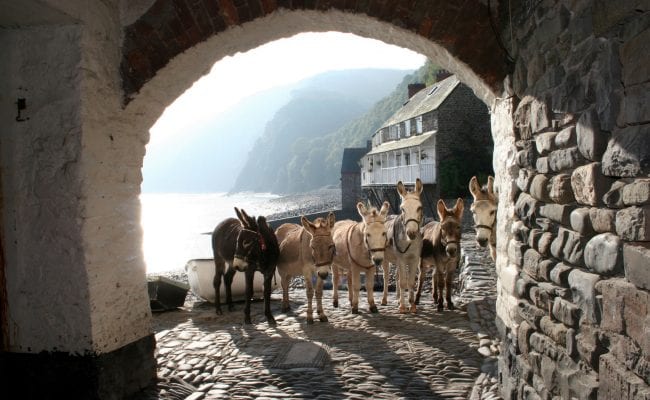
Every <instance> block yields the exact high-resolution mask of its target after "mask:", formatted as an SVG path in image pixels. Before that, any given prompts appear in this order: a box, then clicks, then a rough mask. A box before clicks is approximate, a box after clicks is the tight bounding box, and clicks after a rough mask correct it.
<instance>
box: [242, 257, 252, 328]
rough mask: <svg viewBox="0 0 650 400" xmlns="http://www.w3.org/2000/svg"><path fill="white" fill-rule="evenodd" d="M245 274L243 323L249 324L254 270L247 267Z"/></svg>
mask: <svg viewBox="0 0 650 400" xmlns="http://www.w3.org/2000/svg"><path fill="white" fill-rule="evenodd" d="M245 274H246V302H245V305H244V323H245V324H251V323H252V322H251V299H252V298H253V277H254V275H255V270H254V269H253V268H251V266H250V265H249V266H248V268H247V269H246V271H245Z"/></svg>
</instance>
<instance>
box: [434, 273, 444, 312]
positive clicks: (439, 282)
mask: <svg viewBox="0 0 650 400" xmlns="http://www.w3.org/2000/svg"><path fill="white" fill-rule="evenodd" d="M444 285H445V277H444V276H443V274H442V272H440V271H436V292H437V293H436V304H437V305H438V311H442V294H443V289H444Z"/></svg>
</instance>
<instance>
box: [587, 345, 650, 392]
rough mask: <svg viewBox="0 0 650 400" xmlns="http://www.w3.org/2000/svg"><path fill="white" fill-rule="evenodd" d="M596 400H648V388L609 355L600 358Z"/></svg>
mask: <svg viewBox="0 0 650 400" xmlns="http://www.w3.org/2000/svg"><path fill="white" fill-rule="evenodd" d="M598 379H599V381H600V387H599V388H598V399H599V400H609V399H621V400H650V386H648V385H647V384H646V383H645V382H644V381H643V379H641V378H640V377H638V376H637V375H636V374H635V373H633V372H631V371H630V370H628V369H627V368H625V365H623V364H621V363H620V362H618V361H617V360H616V358H614V357H613V356H612V355H610V354H603V355H601V356H600V366H599V374H598Z"/></svg>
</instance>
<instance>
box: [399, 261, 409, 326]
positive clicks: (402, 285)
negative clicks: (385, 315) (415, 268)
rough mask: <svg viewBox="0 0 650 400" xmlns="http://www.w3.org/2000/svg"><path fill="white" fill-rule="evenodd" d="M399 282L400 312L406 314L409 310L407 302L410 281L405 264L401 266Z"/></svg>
mask: <svg viewBox="0 0 650 400" xmlns="http://www.w3.org/2000/svg"><path fill="white" fill-rule="evenodd" d="M397 282H398V283H399V312H400V314H406V313H407V312H408V307H407V306H406V302H407V301H408V297H407V293H408V288H409V282H408V274H407V271H406V267H405V266H403V265H400V266H399V272H398V276H397Z"/></svg>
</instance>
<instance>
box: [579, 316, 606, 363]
mask: <svg viewBox="0 0 650 400" xmlns="http://www.w3.org/2000/svg"><path fill="white" fill-rule="evenodd" d="M576 349H577V351H578V354H579V355H580V358H581V359H582V361H584V362H585V363H587V365H588V366H590V367H591V368H592V369H594V370H595V371H598V357H600V355H601V354H604V353H606V352H607V348H606V347H605V346H603V344H602V342H601V341H600V335H599V330H598V329H596V328H595V327H593V326H591V325H581V326H580V331H579V333H578V334H577V335H576Z"/></svg>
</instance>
